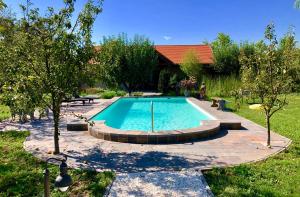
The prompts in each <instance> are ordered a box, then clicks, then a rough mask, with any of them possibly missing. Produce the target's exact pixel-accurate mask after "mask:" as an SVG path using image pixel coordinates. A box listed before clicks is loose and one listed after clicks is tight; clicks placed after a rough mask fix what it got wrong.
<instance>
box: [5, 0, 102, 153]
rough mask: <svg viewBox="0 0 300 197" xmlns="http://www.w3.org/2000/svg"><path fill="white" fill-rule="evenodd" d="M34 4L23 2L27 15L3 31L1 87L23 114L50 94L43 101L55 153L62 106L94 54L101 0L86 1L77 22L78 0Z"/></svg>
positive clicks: (57, 147)
mask: <svg viewBox="0 0 300 197" xmlns="http://www.w3.org/2000/svg"><path fill="white" fill-rule="evenodd" d="M31 6H32V3H31V2H30V1H28V3H27V4H26V6H25V5H23V6H21V9H22V11H23V17H22V18H20V19H14V20H11V22H12V25H10V26H6V27H9V28H6V30H7V31H1V32H0V34H1V35H0V37H1V38H2V39H1V40H0V68H1V72H2V75H1V76H2V77H4V79H3V80H2V84H1V88H2V89H4V91H5V94H4V95H8V96H7V97H6V96H5V98H4V100H5V104H7V105H8V106H9V107H10V108H11V109H12V110H13V111H18V113H21V115H22V116H23V114H24V113H27V112H30V113H31V112H32V111H33V110H34V108H35V107H39V104H40V102H39V101H43V95H44V94H46V95H50V101H51V102H48V101H46V102H44V104H47V105H48V107H49V108H51V109H52V111H53V117H54V136H55V137H54V139H55V153H59V145H58V135H59V131H58V126H59V118H60V106H61V103H62V101H63V99H64V98H66V97H67V96H68V95H73V94H74V93H75V92H78V88H79V85H80V82H81V81H82V77H83V75H84V70H85V68H86V65H87V64H88V62H89V61H90V60H91V58H92V57H93V53H94V47H93V44H92V41H91V31H92V26H93V23H94V21H95V17H96V16H97V15H98V14H99V12H101V6H102V1H91V0H90V1H88V2H87V3H86V4H85V5H84V8H83V9H82V10H81V12H79V14H78V16H77V19H76V18H75V22H73V19H74V18H73V14H74V10H75V1H74V0H68V1H64V8H62V9H60V10H59V11H55V9H54V8H51V7H50V8H48V12H47V13H46V14H45V15H41V14H40V13H39V10H38V9H35V8H31ZM3 73H5V74H3ZM16 97H17V98H16ZM24 117H26V116H24Z"/></svg>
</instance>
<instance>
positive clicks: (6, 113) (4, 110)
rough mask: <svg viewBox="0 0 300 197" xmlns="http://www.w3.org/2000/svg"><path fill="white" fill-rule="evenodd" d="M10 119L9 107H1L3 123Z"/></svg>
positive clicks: (0, 114)
mask: <svg viewBox="0 0 300 197" xmlns="http://www.w3.org/2000/svg"><path fill="white" fill-rule="evenodd" d="M9 117H10V111H9V107H7V106H5V105H0V121H3V120H5V119H7V118H9Z"/></svg>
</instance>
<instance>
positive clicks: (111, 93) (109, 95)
mask: <svg viewBox="0 0 300 197" xmlns="http://www.w3.org/2000/svg"><path fill="white" fill-rule="evenodd" d="M115 96H117V93H116V92H115V91H111V90H108V91H104V92H103V93H102V94H101V98H104V99H111V98H113V97H115Z"/></svg>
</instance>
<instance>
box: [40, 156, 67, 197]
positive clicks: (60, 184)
mask: <svg viewBox="0 0 300 197" xmlns="http://www.w3.org/2000/svg"><path fill="white" fill-rule="evenodd" d="M50 160H56V161H60V162H61V164H60V165H59V171H60V174H59V175H58V176H57V177H56V179H55V184H54V186H55V187H57V188H58V189H59V190H60V191H61V192H65V191H67V189H68V188H69V186H70V185H71V184H72V178H71V176H70V175H68V173H67V172H68V165H67V163H66V160H67V157H65V159H59V158H54V157H51V158H48V159H47V160H46V169H45V170H44V194H45V197H50V185H49V174H50V172H49V170H48V168H47V165H48V162H49V161H50Z"/></svg>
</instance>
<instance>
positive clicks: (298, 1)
mask: <svg viewBox="0 0 300 197" xmlns="http://www.w3.org/2000/svg"><path fill="white" fill-rule="evenodd" d="M294 6H295V7H296V8H298V9H299V8H300V0H295V2H294Z"/></svg>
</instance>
